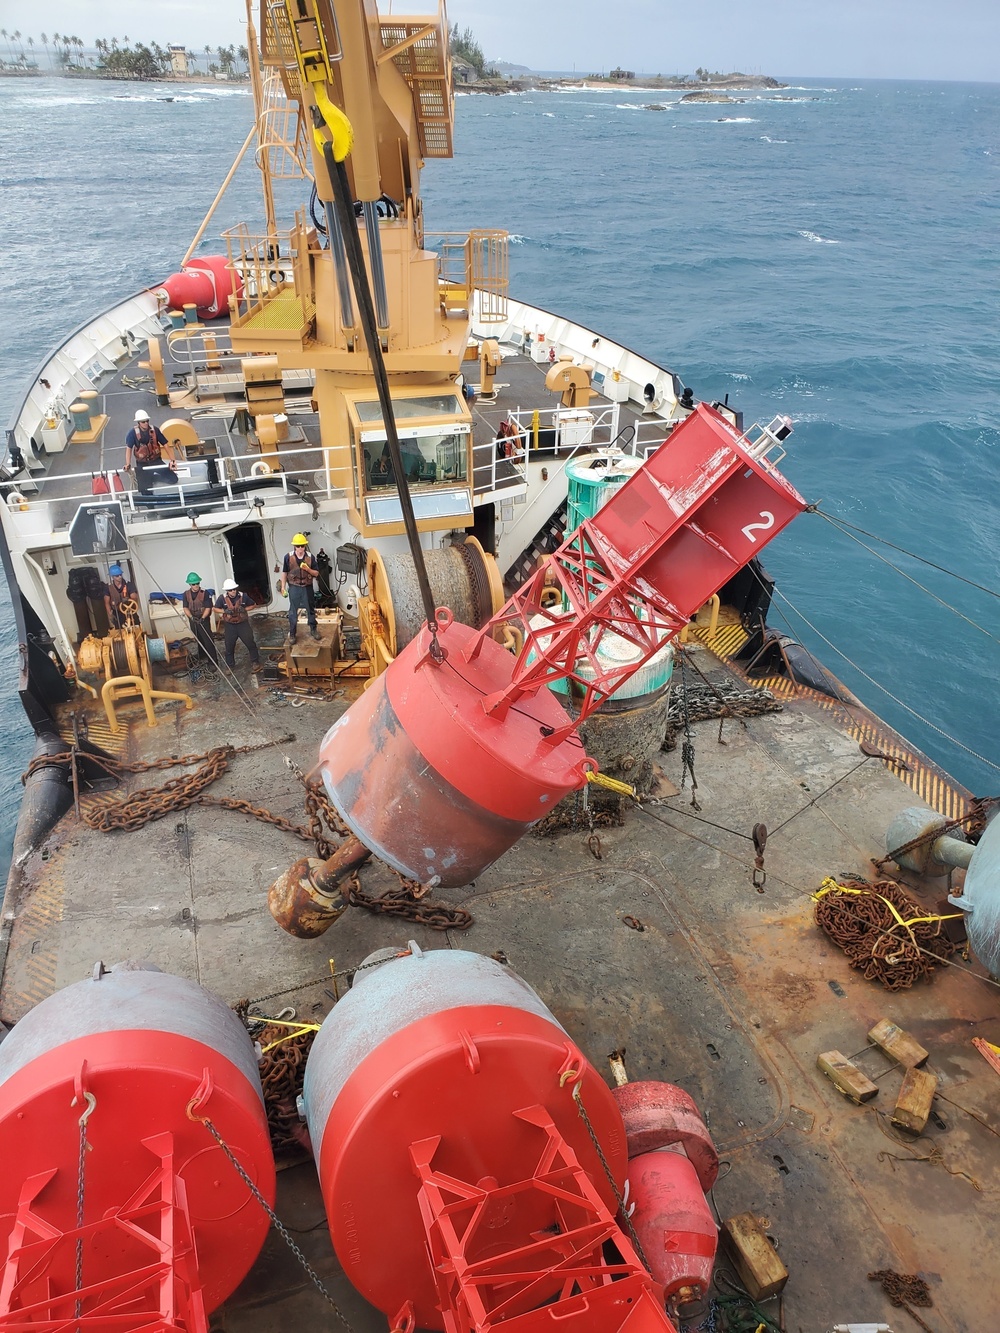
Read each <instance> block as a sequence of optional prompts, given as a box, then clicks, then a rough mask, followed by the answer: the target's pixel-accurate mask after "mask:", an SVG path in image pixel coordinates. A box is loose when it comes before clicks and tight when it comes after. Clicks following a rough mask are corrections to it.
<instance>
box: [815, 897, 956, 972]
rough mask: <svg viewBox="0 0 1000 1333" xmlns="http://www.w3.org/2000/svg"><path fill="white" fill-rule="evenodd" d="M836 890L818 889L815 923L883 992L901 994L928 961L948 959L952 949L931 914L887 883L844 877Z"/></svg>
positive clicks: (925, 969) (925, 968)
mask: <svg viewBox="0 0 1000 1333" xmlns="http://www.w3.org/2000/svg"><path fill="white" fill-rule="evenodd" d="M836 887H837V888H838V889H839V890H840V891H839V892H837V891H830V892H824V891H822V890H821V891H820V894H819V895H817V902H816V924H817V925H818V926H819V927H820V929H821V930H822V931H824V933H825V934H827V935H828V936H829V937H830V939H831V940H832V941H833V943H834V944H836V945H837V947H838V948H840V949H843V951H844V953H845V954H846V956H847V961H848V962H849V963H850V965H851V967H853V968H855V969H856V970H857V971H859V972H860V973H861V974H862V976H863V977H865V978H866V979H867V980H868V981H878V982H880V983H881V984H882V985H883V986H884V987H885V989H886V990H888V991H897V990H904V989H906V988H908V987H910V986H912V985H913V983H914V982H915V981H918V980H919V979H920V978H921V977H923V976H929V975H930V974H931V973H932V972H933V971H934V967H935V961H934V958H933V957H929V956H928V953H930V954H937V955H938V956H939V957H941V958H948V957H950V956H951V955H952V954H953V953H954V952H955V946H954V944H953V943H952V942H951V940H949V939H948V937H947V935H945V934H944V931H943V929H942V923H941V920H940V918H939V917H937V916H931V915H930V914H929V913H927V912H926V911H925V910H924V909H923V908H921V907H919V906H918V905H917V904H916V903H914V902H913V900H912V899H911V898H908V897H907V896H906V894H905V893H904V892H903V890H902V889H901V888H900V887H899V885H898V884H894V883H893V882H892V880H878V881H877V882H876V883H875V884H869V883H868V882H867V881H866V880H862V879H854V878H852V877H848V876H845V877H844V882H843V884H842V885H838V886H836Z"/></svg>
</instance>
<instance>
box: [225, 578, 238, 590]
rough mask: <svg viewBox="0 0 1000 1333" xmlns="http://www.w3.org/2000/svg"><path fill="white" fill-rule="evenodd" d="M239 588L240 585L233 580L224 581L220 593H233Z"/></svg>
mask: <svg viewBox="0 0 1000 1333" xmlns="http://www.w3.org/2000/svg"><path fill="white" fill-rule="evenodd" d="M239 586H240V585H239V584H238V583H237V582H236V580H235V579H226V581H225V583H224V584H223V585H222V591H223V592H235V591H236V589H237V588H238V587H239Z"/></svg>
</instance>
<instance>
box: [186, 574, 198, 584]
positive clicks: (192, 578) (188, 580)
mask: <svg viewBox="0 0 1000 1333" xmlns="http://www.w3.org/2000/svg"><path fill="white" fill-rule="evenodd" d="M184 582H185V583H200V582H201V575H200V574H189V575H188V576H187V578H186V579H185V580H184Z"/></svg>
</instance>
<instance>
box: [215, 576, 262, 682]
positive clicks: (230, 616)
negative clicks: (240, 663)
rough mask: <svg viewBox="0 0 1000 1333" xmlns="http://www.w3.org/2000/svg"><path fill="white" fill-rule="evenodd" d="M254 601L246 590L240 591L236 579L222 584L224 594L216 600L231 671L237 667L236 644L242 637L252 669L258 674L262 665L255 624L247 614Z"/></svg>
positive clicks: (227, 580) (227, 663)
mask: <svg viewBox="0 0 1000 1333" xmlns="http://www.w3.org/2000/svg"><path fill="white" fill-rule="evenodd" d="M253 605H254V603H253V602H251V600H250V598H249V597H248V596H247V595H246V593H245V592H240V585H239V584H238V583H237V582H236V580H235V579H226V581H225V583H223V585H222V595H221V596H220V597H217V598H216V600H215V609H216V611H218V613H219V615H220V617H221V619H222V625H223V635H224V638H225V645H226V666H227V667H228V668H229V670H230V671H233V670H234V669H235V667H236V644H237V643H238V642H239V641H240V640H241V639H242V641H243V644H244V646H245V647H246V650H247V652H248V653H249V654H250V670H251V671H252V672H253V673H254V674H255V675H256V673H257V668H258V667H259V666H260V652H259V651H258V649H257V640H256V639H255V638H254V636H253V626H252V625H251V624H250V617H249V615H248V614H247V612H248V611H249V609H250V607H251V606H253Z"/></svg>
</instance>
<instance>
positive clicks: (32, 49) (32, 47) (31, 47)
mask: <svg viewBox="0 0 1000 1333" xmlns="http://www.w3.org/2000/svg"><path fill="white" fill-rule="evenodd" d="M28 49H29V51H30V53H31V63H32V65H35V39H34V37H29V38H28ZM35 67H36V68H37V66H35Z"/></svg>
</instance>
